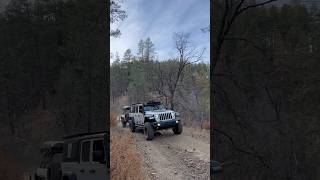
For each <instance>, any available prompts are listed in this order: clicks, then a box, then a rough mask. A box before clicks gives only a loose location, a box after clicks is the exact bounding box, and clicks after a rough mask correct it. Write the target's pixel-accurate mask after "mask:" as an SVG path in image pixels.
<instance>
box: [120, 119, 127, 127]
mask: <svg viewBox="0 0 320 180" xmlns="http://www.w3.org/2000/svg"><path fill="white" fill-rule="evenodd" d="M121 124H122V127H123V128H125V127H126V126H127V122H126V121H125V119H123V118H121Z"/></svg>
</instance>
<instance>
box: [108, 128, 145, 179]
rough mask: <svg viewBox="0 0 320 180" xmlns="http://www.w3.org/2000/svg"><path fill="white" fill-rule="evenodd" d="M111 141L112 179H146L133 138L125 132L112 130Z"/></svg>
mask: <svg viewBox="0 0 320 180" xmlns="http://www.w3.org/2000/svg"><path fill="white" fill-rule="evenodd" d="M110 140H111V145H110V146H111V149H110V157H111V161H110V166H111V179H116V180H125V179H133V180H144V179H146V177H145V175H144V173H143V169H142V164H141V160H140V159H141V158H140V157H141V156H140V154H139V153H138V152H137V149H136V148H135V145H134V142H133V137H132V136H131V135H129V134H128V133H127V132H124V131H123V130H119V129H112V130H111V139H110Z"/></svg>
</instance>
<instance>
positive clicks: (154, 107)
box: [143, 104, 166, 111]
mask: <svg viewBox="0 0 320 180" xmlns="http://www.w3.org/2000/svg"><path fill="white" fill-rule="evenodd" d="M143 110H144V111H156V110H166V108H165V107H164V105H162V104H157V105H145V106H144V107H143Z"/></svg>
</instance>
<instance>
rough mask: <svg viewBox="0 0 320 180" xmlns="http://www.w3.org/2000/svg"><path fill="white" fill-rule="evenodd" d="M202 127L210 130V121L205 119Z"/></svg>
mask: <svg viewBox="0 0 320 180" xmlns="http://www.w3.org/2000/svg"><path fill="white" fill-rule="evenodd" d="M201 129H206V130H210V121H208V120H205V121H203V122H202V125H201Z"/></svg>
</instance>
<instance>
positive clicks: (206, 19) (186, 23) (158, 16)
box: [110, 0, 210, 63]
mask: <svg viewBox="0 0 320 180" xmlns="http://www.w3.org/2000/svg"><path fill="white" fill-rule="evenodd" d="M122 1H123V3H122V8H123V9H124V10H125V11H126V12H127V15H128V17H127V18H126V19H125V20H124V21H122V22H119V23H116V24H111V28H112V29H115V28H118V29H119V30H120V31H121V36H120V37H118V38H114V37H111V38H110V50H111V53H113V54H115V53H116V52H118V54H119V56H120V58H122V56H123V53H124V51H125V50H126V49H131V51H132V52H133V54H134V55H136V54H137V49H138V48H137V47H138V43H139V41H140V39H144V40H145V39H146V38H148V37H150V39H151V41H152V42H153V44H154V46H155V50H156V53H157V55H158V58H159V60H165V59H168V58H175V57H177V52H176V50H175V49H174V40H173V35H174V33H175V32H184V33H190V41H191V42H192V43H193V45H194V46H196V47H197V48H198V49H199V50H200V49H202V48H206V50H205V53H204V55H203V62H205V63H209V62H210V33H209V32H206V33H204V32H202V31H201V28H205V27H208V26H209V23H210V1H209V0H122ZM111 61H113V60H111Z"/></svg>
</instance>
